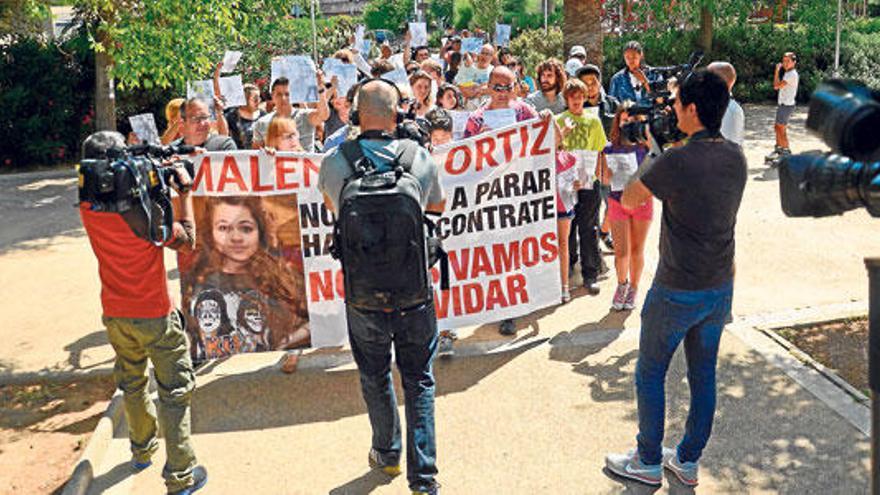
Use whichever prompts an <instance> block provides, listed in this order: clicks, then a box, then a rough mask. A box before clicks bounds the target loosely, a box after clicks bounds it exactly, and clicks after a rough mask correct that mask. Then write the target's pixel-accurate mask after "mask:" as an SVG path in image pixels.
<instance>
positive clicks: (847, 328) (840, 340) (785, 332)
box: [776, 318, 869, 395]
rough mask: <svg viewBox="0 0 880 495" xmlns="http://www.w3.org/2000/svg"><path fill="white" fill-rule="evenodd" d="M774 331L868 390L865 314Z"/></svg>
mask: <svg viewBox="0 0 880 495" xmlns="http://www.w3.org/2000/svg"><path fill="white" fill-rule="evenodd" d="M776 333H778V334H779V335H781V336H782V337H783V338H785V339H786V340H788V341H789V342H791V343H792V344H794V345H795V346H797V348H798V349H800V350H802V351H804V352H805V353H807V354H809V355H810V357H812V358H813V359H815V360H816V361H818V362H820V363H822V365H823V366H825V367H827V368H828V369H830V370H833V371H834V372H836V373H837V374H838V375H840V377H841V378H843V379H844V380H846V381H847V382H848V383H849V384H850V385H852V386H853V387H855V388H857V389H859V390H861V391H862V392H864V393H865V395H867V394H868V392H869V389H868V320H867V319H866V318H861V319H855V320H846V321H842V322H835V323H826V324H822V325H816V326H811V327H801V328H783V329H781V330H777V331H776Z"/></svg>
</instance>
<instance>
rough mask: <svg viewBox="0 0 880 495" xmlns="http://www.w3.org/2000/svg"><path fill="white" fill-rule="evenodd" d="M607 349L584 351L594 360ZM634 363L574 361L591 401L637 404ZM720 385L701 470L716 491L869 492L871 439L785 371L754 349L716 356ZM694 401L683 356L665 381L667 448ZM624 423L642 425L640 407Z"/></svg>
mask: <svg viewBox="0 0 880 495" xmlns="http://www.w3.org/2000/svg"><path fill="white" fill-rule="evenodd" d="M603 347H605V346H604V345H601V346H600V345H596V346H592V347H590V348H589V349H587V350H586V351H584V352H585V354H586V355H587V356H592V355H594V354H596V353H598V352H599V351H600V350H601V349H602V348H603ZM722 349H723V347H722ZM637 359H638V350H632V351H630V352H627V353H626V354H623V355H619V356H610V357H608V358H606V359H604V360H602V361H596V360H586V361H583V362H580V363H577V364H575V365H573V371H575V372H576V373H580V374H583V375H586V376H587V377H589V378H591V379H592V380H591V381H590V382H589V385H588V386H589V389H590V395H591V399H592V400H593V401H596V402H624V403H628V404H634V403H635V400H636V396H635V385H634V372H635V364H636V360H637ZM717 381H718V392H717V401H718V402H717V404H718V406H717V411H716V414H715V423H714V430H713V433H712V437H711V438H710V440H709V444H708V446H707V448H706V451H705V452H704V455H703V458H702V460H701V466H700V469H701V473H702V474H703V475H704V476H705V475H708V476H711V477H712V478H713V479H715V480H720V481H719V483H720V485H716V487H715V490H714V491H713V493H749V492H750V491H761V492H764V491H770V492H775V493H842V492H845V493H866V492H867V490H868V478H869V471H868V467H867V460H868V459H869V457H870V441H869V439H868V438H866V437H864V436H863V435H862V434H861V433H860V432H859V431H858V430H856V429H855V428H854V427H852V426H851V425H850V424H849V423H847V422H846V421H845V420H843V419H842V418H840V417H839V416H837V415H836V414H835V413H834V412H832V411H831V410H830V409H829V408H828V407H827V406H825V405H824V404H823V403H821V402H820V401H819V400H818V399H816V398H815V397H814V396H813V395H812V394H811V393H810V392H808V391H807V390H805V389H803V388H802V387H801V386H800V385H798V384H796V383H795V382H793V381H792V380H791V379H789V378H788V376H787V375H785V374H784V373H783V372H782V371H781V370H779V369H778V368H776V367H775V366H773V365H772V364H770V363H769V362H767V361H766V360H765V359H764V358H763V357H761V356H760V355H759V354H757V353H756V352H754V351H748V352H745V353H743V354H739V355H734V354H726V355H721V356H719V360H718V374H717ZM689 401H690V392H689V390H688V387H687V381H686V367H685V359H684V354H683V352H681V350H679V352H677V353H676V355H675V357H674V358H673V360H672V364H671V365H670V370H669V374H668V376H667V381H666V417H667V421H666V435H665V438H666V440H665V442H664V445H665V446H668V447H674V446H675V445H676V443H677V442H678V441H679V440H680V439H681V437H682V434H683V431H684V424H685V421H686V419H687V410H688V406H689ZM622 420H624V421H632V422H633V423H635V424H638V415H637V412H636V409H635V408H633V412H632V413H630V414H628V415H626V416H624V417H623V418H622ZM632 445H633V447H634V446H635V438H633V439H632ZM615 479H618V478H615ZM675 481H676V482H677V480H675ZM667 485H672V483H671V482H670V483H667ZM679 485H680V483H679ZM681 486H682V487H683V485H681ZM624 488H627V487H626V486H625V487H624ZM684 488H686V487H684ZM697 491H698V492H700V490H699V488H698V489H697ZM615 493H616V492H615ZM623 493H643V492H637V491H624V492H623ZM648 493H650V492H648ZM669 493H682V492H676V491H670V492H669ZM702 493H708V492H707V491H703V492H702Z"/></svg>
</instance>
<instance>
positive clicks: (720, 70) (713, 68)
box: [706, 62, 736, 91]
mask: <svg viewBox="0 0 880 495" xmlns="http://www.w3.org/2000/svg"><path fill="white" fill-rule="evenodd" d="M706 68H707V69H708V70H709V71H710V72H714V73H715V74H718V75H719V76H721V79H724V82H726V83H727V90H728V91H732V90H733V85H734V84H736V69H734V68H733V65H731V64H730V63H729V62H712V63H711V64H709V66H708V67H706Z"/></svg>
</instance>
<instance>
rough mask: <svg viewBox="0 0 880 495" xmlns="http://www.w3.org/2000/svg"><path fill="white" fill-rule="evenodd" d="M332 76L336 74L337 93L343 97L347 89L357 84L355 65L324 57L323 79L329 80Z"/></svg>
mask: <svg viewBox="0 0 880 495" xmlns="http://www.w3.org/2000/svg"><path fill="white" fill-rule="evenodd" d="M333 76H336V79H337V84H338V85H337V87H336V89H337V94H338V95H339V96H343V97H344V96H345V95H346V93H348V90H349V89H350V88H351V87H352V86H354V85H355V84H357V67H356V66H355V65H354V64H346V63H345V62H343V61H341V60H339V59H336V58H326V59H324V80H325V81H328V82H329V81H330V80H331V79H332V78H333Z"/></svg>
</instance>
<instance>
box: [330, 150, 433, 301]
mask: <svg viewBox="0 0 880 495" xmlns="http://www.w3.org/2000/svg"><path fill="white" fill-rule="evenodd" d="M398 143H399V144H398V148H397V156H396V157H395V159H394V161H393V162H392V163H391V164H390V170H388V171H384V172H382V171H379V170H378V169H377V168H376V167H375V165H374V164H373V163H372V161H370V159H369V158H367V157H365V156H364V152H363V150H362V149H361V146H360V143H359V141H356V140H353V141H346V142H345V143H343V144H342V145H341V148H340V150H341V152H342V154H343V156H344V157H345V159H346V161H347V162H348V164H349V165H350V166H351V168H352V170H353V173H352V175H351V176H349V177H348V178H347V179H346V180H345V183H344V184H343V186H342V192H341V194H340V197H339V202H338V204H339V205H341V206H340V208H339V217H338V218H337V219H336V225H335V226H334V231H333V250H332V254H333V257H334V258H337V259H339V260H340V262H341V263H342V271H343V275H344V282H345V301H346V304H349V305H351V306H353V307H356V308H359V309H364V310H368V311H389V310H404V309H410V308H415V307H417V306H420V305H423V304H426V303H429V302H432V301H433V294H432V289H431V280H430V279H429V278H428V277H429V272H428V269H429V268H430V267H431V266H432V265H433V264H434V263H435V262H436V261H437V260H441V265H440V269H441V287H442V288H443V289H446V288H448V286H449V282H448V277H449V275H448V262H447V260H446V253H445V252H444V251H443V249H442V246H441V245H440V241H439V239H437V238H434V237H433V234H434V230H435V227H434V223H433V222H431V221H430V220H428V219H427V218H426V217H425V214H424V212H423V211H422V206H421V195H422V186H421V184H420V183H419V181H418V179H417V178H416V177H415V176H413V175H412V172H411V169H412V164H413V162H414V160H415V157H416V153H417V151H418V150H419V145H418V144H417V143H416V142H414V141H411V140H407V139H404V140H400V141H398Z"/></svg>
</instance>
